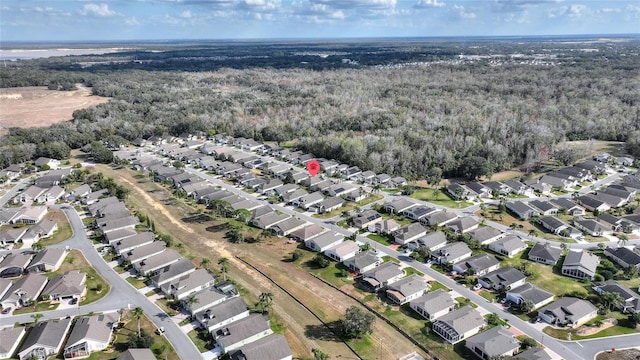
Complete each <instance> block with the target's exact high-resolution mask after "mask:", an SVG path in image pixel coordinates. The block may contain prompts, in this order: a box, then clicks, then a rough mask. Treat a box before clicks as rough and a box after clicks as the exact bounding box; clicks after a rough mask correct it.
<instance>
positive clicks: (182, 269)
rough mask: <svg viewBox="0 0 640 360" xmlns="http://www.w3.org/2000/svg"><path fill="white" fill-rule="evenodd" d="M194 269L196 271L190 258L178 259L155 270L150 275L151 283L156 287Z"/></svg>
mask: <svg viewBox="0 0 640 360" xmlns="http://www.w3.org/2000/svg"><path fill="white" fill-rule="evenodd" d="M194 271H196V267H195V266H193V262H191V260H189V259H180V260H178V261H176V262H174V263H172V264H169V265H167V266H165V267H163V268H162V269H160V270H158V271H156V272H155V273H154V275H153V276H151V283H152V284H153V285H154V286H156V287H161V286H162V285H164V284H166V283H168V282H170V281H173V280H175V279H178V278H180V277H182V276H185V275H187V274H190V273H192V272H194Z"/></svg>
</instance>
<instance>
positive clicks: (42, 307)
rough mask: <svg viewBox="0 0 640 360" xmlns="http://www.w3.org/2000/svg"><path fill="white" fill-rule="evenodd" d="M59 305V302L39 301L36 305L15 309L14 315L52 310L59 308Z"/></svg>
mask: <svg viewBox="0 0 640 360" xmlns="http://www.w3.org/2000/svg"><path fill="white" fill-rule="evenodd" d="M59 305H60V304H59V303H57V302H55V303H54V302H51V301H39V302H37V303H36V304H35V306H28V307H23V308H20V309H16V310H14V311H13V315H20V314H28V313H32V312H43V311H51V310H55V309H57V308H58V306H59Z"/></svg>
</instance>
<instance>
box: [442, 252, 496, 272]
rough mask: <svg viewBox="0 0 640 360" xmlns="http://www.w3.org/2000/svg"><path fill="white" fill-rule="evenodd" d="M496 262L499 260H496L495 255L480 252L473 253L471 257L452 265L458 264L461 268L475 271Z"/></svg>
mask: <svg viewBox="0 0 640 360" xmlns="http://www.w3.org/2000/svg"><path fill="white" fill-rule="evenodd" d="M498 264H500V261H498V259H496V257H495V256H493V255H489V254H484V253H482V254H476V255H473V256H472V257H470V258H468V259H466V260H462V261H460V262H459V263H457V264H454V265H453V266H458V267H461V268H463V269H468V268H471V269H474V270H476V271H483V270H486V269H489V268H490V267H492V266H496V265H498Z"/></svg>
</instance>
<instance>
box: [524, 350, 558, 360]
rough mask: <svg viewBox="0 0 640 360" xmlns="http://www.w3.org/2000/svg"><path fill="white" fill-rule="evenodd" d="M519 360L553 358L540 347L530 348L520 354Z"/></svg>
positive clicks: (549, 359) (546, 359)
mask: <svg viewBox="0 0 640 360" xmlns="http://www.w3.org/2000/svg"><path fill="white" fill-rule="evenodd" d="M517 358H518V359H521V360H552V359H553V358H552V357H551V355H549V353H548V352H547V351H546V350H545V349H543V348H539V347H534V348H529V349H527V350H525V351H523V352H521V353H520V354H518V357H517Z"/></svg>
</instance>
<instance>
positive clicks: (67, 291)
mask: <svg viewBox="0 0 640 360" xmlns="http://www.w3.org/2000/svg"><path fill="white" fill-rule="evenodd" d="M86 282H87V274H86V273H84V272H80V271H78V270H71V271H67V272H65V273H64V274H62V275H57V276H54V277H52V278H51V280H49V282H48V283H47V286H45V287H44V289H43V290H42V296H46V297H48V298H49V299H50V300H58V301H61V300H65V299H81V298H83V297H84V296H85V295H86V294H87V286H86Z"/></svg>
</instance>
